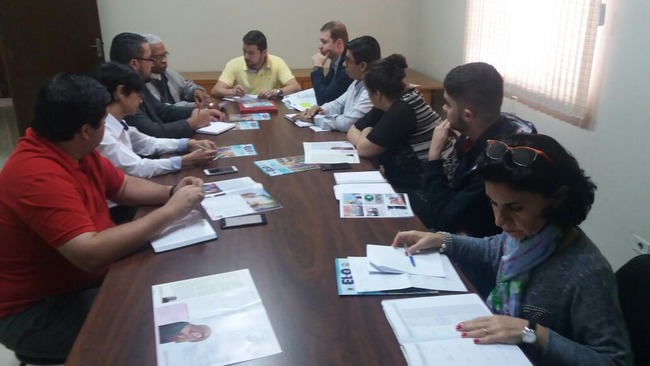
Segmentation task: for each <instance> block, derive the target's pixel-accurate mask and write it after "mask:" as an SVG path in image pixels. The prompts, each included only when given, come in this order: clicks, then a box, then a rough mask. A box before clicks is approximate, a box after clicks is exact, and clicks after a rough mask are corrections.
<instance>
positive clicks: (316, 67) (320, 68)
mask: <svg viewBox="0 0 650 366" xmlns="http://www.w3.org/2000/svg"><path fill="white" fill-rule="evenodd" d="M317 70H323V66H314V68H313V69H311V72H314V71H317Z"/></svg>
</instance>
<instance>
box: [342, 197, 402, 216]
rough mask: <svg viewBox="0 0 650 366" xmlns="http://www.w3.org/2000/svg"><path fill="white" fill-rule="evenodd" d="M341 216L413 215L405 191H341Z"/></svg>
mask: <svg viewBox="0 0 650 366" xmlns="http://www.w3.org/2000/svg"><path fill="white" fill-rule="evenodd" d="M339 215H340V216H341V218H347V219H351V218H354V219H358V218H381V217H413V216H414V214H413V210H412V209H411V204H410V202H409V197H408V195H407V194H406V193H365V192H364V193H343V194H342V195H341V199H340V200H339Z"/></svg>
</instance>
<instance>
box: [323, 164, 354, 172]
mask: <svg viewBox="0 0 650 366" xmlns="http://www.w3.org/2000/svg"><path fill="white" fill-rule="evenodd" d="M320 168H321V170H340V169H350V168H352V165H350V164H348V163H336V164H321V165H320Z"/></svg>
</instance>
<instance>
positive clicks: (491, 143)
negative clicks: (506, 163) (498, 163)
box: [485, 140, 553, 167]
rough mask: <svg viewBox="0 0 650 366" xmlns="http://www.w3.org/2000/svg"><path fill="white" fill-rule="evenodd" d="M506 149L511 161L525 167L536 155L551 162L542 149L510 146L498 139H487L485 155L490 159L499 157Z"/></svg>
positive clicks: (501, 156)
mask: <svg viewBox="0 0 650 366" xmlns="http://www.w3.org/2000/svg"><path fill="white" fill-rule="evenodd" d="M508 151H509V152H510V155H511V157H512V162H513V163H515V164H516V165H519V166H522V167H527V166H529V165H530V164H532V163H533V162H534V161H535V159H537V155H540V156H541V157H543V158H544V159H546V160H548V161H550V162H551V163H552V162H553V160H551V158H549V157H548V155H546V153H544V152H543V151H542V150H538V149H535V148H532V147H528V146H515V147H510V146H508V145H507V144H506V143H505V142H502V141H499V140H487V148H486V149H485V156H487V157H488V158H490V159H492V160H498V159H501V158H503V156H504V155H506V153H507V152H508Z"/></svg>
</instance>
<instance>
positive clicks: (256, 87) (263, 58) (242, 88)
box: [210, 30, 300, 99]
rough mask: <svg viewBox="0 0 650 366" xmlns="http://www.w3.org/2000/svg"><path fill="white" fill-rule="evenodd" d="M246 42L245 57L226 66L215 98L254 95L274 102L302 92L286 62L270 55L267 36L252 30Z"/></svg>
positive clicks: (213, 89)
mask: <svg viewBox="0 0 650 366" xmlns="http://www.w3.org/2000/svg"><path fill="white" fill-rule="evenodd" d="M243 41H244V46H243V50H244V55H243V56H239V57H236V58H234V59H232V60H230V61H229V62H228V63H227V64H226V67H225V68H224V70H223V72H222V73H221V76H220V77H219V80H218V81H217V84H215V86H214V87H213V88H212V92H211V93H210V94H211V95H212V96H213V97H217V98H221V97H241V96H243V95H245V94H255V95H257V97H258V98H260V99H271V98H282V97H283V96H285V95H289V94H291V93H295V92H297V91H300V84H298V81H297V80H296V78H295V76H293V74H292V73H291V70H289V67H288V66H287V64H286V63H285V62H284V60H282V59H281V58H280V57H277V56H273V55H269V54H268V52H267V49H266V36H265V35H264V33H262V32H260V31H258V30H252V31H250V32H248V33H246V35H245V36H244V39H243Z"/></svg>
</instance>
